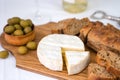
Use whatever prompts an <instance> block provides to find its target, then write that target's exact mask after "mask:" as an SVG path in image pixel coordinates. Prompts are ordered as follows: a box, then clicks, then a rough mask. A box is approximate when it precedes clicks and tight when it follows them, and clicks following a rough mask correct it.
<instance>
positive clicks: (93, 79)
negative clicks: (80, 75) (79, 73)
mask: <svg viewBox="0 0 120 80" xmlns="http://www.w3.org/2000/svg"><path fill="white" fill-rule="evenodd" d="M97 68H98V69H99V70H100V71H103V70H105V68H104V67H102V66H100V65H98V64H96V63H91V64H89V66H88V80H117V77H116V76H114V75H112V74H111V73H108V72H107V71H106V70H105V71H106V74H109V77H108V76H105V75H106V74H105V73H104V72H101V74H104V75H103V76H101V75H100V74H97V71H96V72H94V70H95V69H97ZM110 75H111V76H110Z"/></svg>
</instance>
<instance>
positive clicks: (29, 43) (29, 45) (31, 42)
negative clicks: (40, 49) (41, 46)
mask: <svg viewBox="0 0 120 80" xmlns="http://www.w3.org/2000/svg"><path fill="white" fill-rule="evenodd" d="M26 47H27V48H28V49H31V50H34V49H36V48H37V43H36V42H34V41H30V42H28V43H27V44H26Z"/></svg>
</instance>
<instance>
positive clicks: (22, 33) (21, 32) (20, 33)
mask: <svg viewBox="0 0 120 80" xmlns="http://www.w3.org/2000/svg"><path fill="white" fill-rule="evenodd" d="M13 34H14V35H15V36H21V35H24V32H23V31H22V30H15V31H14V33H13Z"/></svg>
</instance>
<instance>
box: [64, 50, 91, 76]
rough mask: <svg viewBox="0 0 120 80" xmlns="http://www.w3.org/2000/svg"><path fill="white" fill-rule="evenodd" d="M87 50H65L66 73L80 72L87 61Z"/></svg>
mask: <svg viewBox="0 0 120 80" xmlns="http://www.w3.org/2000/svg"><path fill="white" fill-rule="evenodd" d="M89 57H90V55H89V52H88V51H86V52H79V51H65V62H66V66H67V71H68V75H72V74H77V73H79V72H81V71H82V70H83V69H84V68H85V67H86V66H87V65H88V63H89Z"/></svg>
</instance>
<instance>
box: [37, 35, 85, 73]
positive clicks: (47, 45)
mask: <svg viewBox="0 0 120 80" xmlns="http://www.w3.org/2000/svg"><path fill="white" fill-rule="evenodd" d="M62 49H64V50H66V49H67V50H69V49H70V50H71V49H72V50H78V51H84V50H85V47H84V44H83V42H82V40H81V39H80V38H79V37H77V36H72V35H65V34H50V35H47V36H45V37H44V38H42V39H41V40H40V42H39V44H38V48H37V56H38V59H39V61H40V63H41V64H43V65H44V66H45V67H46V68H48V69H50V70H54V71H62V69H63V59H62Z"/></svg>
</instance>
